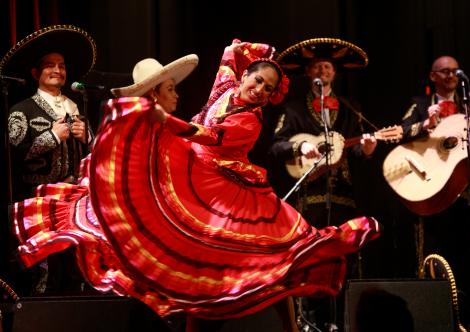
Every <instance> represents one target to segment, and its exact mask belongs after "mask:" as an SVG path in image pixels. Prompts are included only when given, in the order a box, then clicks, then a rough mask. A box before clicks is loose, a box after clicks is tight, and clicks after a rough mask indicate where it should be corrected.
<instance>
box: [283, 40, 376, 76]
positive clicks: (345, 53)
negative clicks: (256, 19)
mask: <svg viewBox="0 0 470 332" xmlns="http://www.w3.org/2000/svg"><path fill="white" fill-rule="evenodd" d="M313 59H329V60H331V61H332V62H334V63H335V64H336V66H338V67H340V68H346V69H354V68H364V67H366V66H367V64H368V63H369V58H368V57H367V54H366V52H364V51H363V50H362V49H361V48H359V47H357V46H356V45H354V44H352V43H349V42H347V41H344V40H341V39H335V38H314V39H308V40H304V41H302V42H300V43H297V44H295V45H293V46H291V47H289V48H287V49H286V50H285V51H283V52H281V53H280V54H279V55H278V56H277V57H276V61H277V62H278V63H279V64H280V65H281V66H282V67H283V68H284V69H285V70H298V69H301V68H302V67H303V66H304V65H305V64H307V63H308V62H309V61H311V60H313Z"/></svg>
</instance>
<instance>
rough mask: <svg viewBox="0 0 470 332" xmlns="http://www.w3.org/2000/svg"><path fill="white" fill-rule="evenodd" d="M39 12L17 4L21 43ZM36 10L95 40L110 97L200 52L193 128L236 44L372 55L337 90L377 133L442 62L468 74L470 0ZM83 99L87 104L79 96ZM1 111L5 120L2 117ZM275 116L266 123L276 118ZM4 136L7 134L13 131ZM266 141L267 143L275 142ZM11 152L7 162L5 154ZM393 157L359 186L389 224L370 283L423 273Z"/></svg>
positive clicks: (188, 96) (117, 3)
mask: <svg viewBox="0 0 470 332" xmlns="http://www.w3.org/2000/svg"><path fill="white" fill-rule="evenodd" d="M13 2H15V1H13V0H0V25H1V27H0V54H1V55H2V56H3V55H4V54H5V53H6V52H7V51H8V49H9V48H10V47H11V46H12V43H11V32H12V27H11V22H12V21H11V19H12V17H11V14H10V4H11V3H13ZM34 3H35V1H34V0H20V1H18V3H17V16H16V33H17V41H19V40H21V38H23V37H25V36H26V35H28V34H29V33H32V32H33V30H34V18H33V17H34V15H33V8H34V6H33V5H34ZM36 3H37V4H39V8H38V9H39V19H40V20H39V25H40V27H41V28H43V27H46V26H48V25H51V24H73V25H76V26H79V27H81V28H83V29H85V30H86V31H88V32H89V33H90V34H91V35H92V36H93V37H94V38H95V40H96V43H97V47H98V59H97V64H96V66H95V72H93V73H91V74H90V75H89V77H88V78H87V79H86V80H87V81H88V82H92V83H95V84H103V85H105V86H107V87H108V88H111V87H115V86H123V85H127V84H129V83H130V82H131V78H130V75H129V74H130V72H131V71H132V68H133V66H134V64H135V63H136V62H137V61H139V60H141V59H143V58H145V57H155V58H157V59H158V60H159V61H160V62H161V63H162V64H166V63H169V62H171V61H173V60H175V59H176V58H179V57H181V56H184V55H186V54H189V53H196V54H197V55H198V56H199V58H200V64H199V66H198V67H197V69H196V70H195V72H194V73H193V74H191V75H190V76H189V78H188V79H186V80H185V81H184V82H182V83H181V84H180V86H179V94H180V97H181V98H180V110H179V111H178V112H179V115H180V116H181V117H183V118H185V119H189V118H190V117H191V116H192V115H194V114H196V113H197V112H198V111H199V109H200V108H201V107H202V106H203V105H204V103H205V101H206V98H207V96H208V94H209V91H210V88H211V85H212V82H213V78H214V75H215V73H216V70H217V67H218V64H219V59H220V58H219V57H220V55H221V54H222V51H223V48H224V47H225V46H226V45H228V44H230V42H231V40H232V39H234V38H239V39H241V40H242V41H253V42H265V43H269V44H272V45H274V46H275V47H276V49H277V50H278V51H282V50H284V49H285V48H287V47H289V46H290V45H292V44H294V43H297V42H299V41H302V40H304V39H310V38H317V37H334V38H341V39H344V40H347V41H350V42H353V43H355V44H356V45H358V46H359V47H361V48H363V49H364V50H365V51H366V52H367V54H368V56H369V60H370V62H369V66H368V67H367V68H365V69H364V70H361V71H358V72H349V73H340V74H339V78H338V80H337V82H336V91H337V93H338V94H340V95H345V96H349V97H350V98H351V99H354V100H356V101H358V102H359V103H360V104H361V105H362V112H363V114H364V115H365V116H366V117H367V119H369V120H370V121H371V122H373V123H374V124H375V125H376V126H378V127H383V126H388V125H393V124H396V123H398V122H399V121H400V119H401V117H402V116H403V114H404V113H405V110H406V107H407V103H408V100H409V98H410V97H411V96H413V95H416V94H421V93H424V91H425V86H426V85H427V84H428V81H427V72H428V70H429V68H430V65H431V62H432V60H433V59H434V58H436V57H437V56H439V55H443V54H449V55H453V56H455V57H456V58H457V59H458V60H459V61H460V65H461V68H462V69H463V70H464V71H465V70H467V71H468V70H470V63H469V62H470V43H469V38H468V36H467V34H468V33H469V32H470V20H469V19H468V17H469V14H470V2H469V1H467V0H399V1H386V2H383V1H353V0H328V1H318V0H305V1H299V0H289V1H281V0H270V1H257V0H248V1H244V0H240V1H236V2H229V1H213V0H212V1H209V0H207V1H195V0H163V1H151V0H134V1H128V0H81V1H70V0H63V1H60V0H49V1H37V2H36ZM69 83H71V82H69ZM293 92H295V91H293ZM9 93H10V95H9V99H8V102H9V104H10V106H11V105H12V104H13V103H14V102H16V101H18V100H19V99H20V97H23V96H25V95H27V93H26V91H23V90H21V88H20V87H17V86H13V85H10V88H9ZM73 97H74V98H76V99H78V101H80V96H76V95H75V96H73ZM108 97H109V95H108V94H103V95H91V96H90V99H91V100H90V105H89V110H88V112H89V116H90V118H91V121H92V124H93V126H94V128H96V127H97V125H98V122H99V119H100V116H101V114H100V110H99V103H100V101H101V100H103V99H106V98H108ZM2 112H5V110H4V109H3V108H2ZM3 116H4V114H2V118H3ZM272 118H274V117H269V116H268V117H267V121H272ZM268 124H272V122H269V123H268ZM268 128H270V127H269V126H268ZM1 129H2V137H4V135H3V131H4V130H5V127H4V124H3V126H2V128H1ZM369 129H370V130H371V131H372V129H371V128H369ZM263 137H264V138H266V137H269V133H267V135H265V136H263ZM3 143H4V142H3ZM266 144H268V142H267V140H266V139H263V140H261V141H260V142H259V145H258V147H257V149H256V151H255V153H253V158H254V160H256V162H258V163H260V164H263V163H264V161H265V158H264V157H265V156H264V155H263V152H264V151H265V150H266V149H265V146H266ZM3 145H4V144H2V147H1V148H2V149H3V150H2V151H1V155H2V156H5V151H4V146H3ZM391 148H393V146H392V145H385V144H381V143H379V146H378V149H377V152H376V153H375V155H374V157H373V158H372V159H371V160H370V163H369V166H368V167H367V169H364V170H363V172H362V174H359V176H358V178H357V179H356V184H357V193H358V200H359V202H360V204H361V206H362V208H363V210H364V213H366V214H368V215H373V216H375V217H376V218H377V219H378V220H379V221H380V222H381V223H382V224H383V225H384V234H383V236H382V237H381V238H380V239H379V240H377V241H375V242H374V243H371V244H370V245H368V247H367V248H366V250H365V253H364V276H365V277H374V278H375V277H377V278H401V277H414V276H416V271H417V257H416V250H415V237H414V232H415V230H414V228H415V225H416V221H417V217H416V216H415V215H413V214H412V213H409V212H408V211H407V210H406V208H404V207H403V205H402V204H401V203H400V201H399V200H398V199H397V197H396V196H395V195H394V194H393V193H392V192H391V191H390V190H389V188H388V187H387V184H386V183H385V182H384V180H383V178H382V172H381V167H382V161H383V158H384V157H385V155H386V154H387V152H388V151H390V149H391ZM2 160H5V158H2ZM265 166H267V167H269V165H265ZM1 171H2V173H1V177H0V181H1V189H2V190H1V195H2V196H1V202H2V214H1V215H0V225H1V232H0V237H1V240H0V241H1V247H2V250H1V254H2V255H1V261H0V272H2V271H1V270H2V268H4V267H5V266H6V265H7V256H8V250H9V249H8V241H7V236H6V234H7V232H8V225H7V213H6V211H7V208H6V202H7V197H6V189H5V188H6V183H7V182H6V180H5V179H6V167H5V163H4V162H2V169H1ZM467 218H468V217H467ZM0 276H1V275H0Z"/></svg>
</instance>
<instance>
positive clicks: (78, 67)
mask: <svg viewBox="0 0 470 332" xmlns="http://www.w3.org/2000/svg"><path fill="white" fill-rule="evenodd" d="M49 53H60V54H62V55H63V56H64V59H65V64H66V67H67V80H77V79H79V78H81V77H83V76H85V75H86V74H87V73H88V72H89V71H90V70H91V69H92V68H93V66H94V65H95V62H96V44H95V41H94V40H93V38H91V37H90V35H88V33H87V32H86V31H84V30H82V29H80V28H77V27H75V26H73V25H53V26H49V27H46V28H43V29H40V30H37V31H35V32H33V33H32V34H30V35H28V36H26V37H25V38H23V39H22V40H21V41H19V42H18V43H17V44H16V45H15V46H13V47H12V48H11V49H10V50H9V51H8V52H7V54H6V55H5V56H4V57H3V59H2V60H1V62H0V74H1V75H10V76H21V77H22V78H25V79H29V78H30V77H31V74H30V72H31V68H32V67H33V66H34V65H35V64H37V63H38V61H39V60H40V59H41V58H42V57H43V56H45V55H47V54H49Z"/></svg>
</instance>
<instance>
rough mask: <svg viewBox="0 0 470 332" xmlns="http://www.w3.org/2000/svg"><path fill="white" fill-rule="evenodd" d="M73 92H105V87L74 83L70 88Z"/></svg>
mask: <svg viewBox="0 0 470 332" xmlns="http://www.w3.org/2000/svg"><path fill="white" fill-rule="evenodd" d="M70 88H71V89H72V91H75V92H81V93H83V92H85V91H90V90H93V91H103V90H104V89H105V87H104V86H103V85H93V84H86V83H81V82H73V83H72V85H71V86H70Z"/></svg>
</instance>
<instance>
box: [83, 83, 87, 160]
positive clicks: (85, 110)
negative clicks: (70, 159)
mask: <svg viewBox="0 0 470 332" xmlns="http://www.w3.org/2000/svg"><path fill="white" fill-rule="evenodd" d="M82 97H83V116H84V117H85V121H83V122H84V123H85V146H86V147H87V148H86V149H87V152H86V153H88V93H87V92H86V90H84V91H82Z"/></svg>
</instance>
